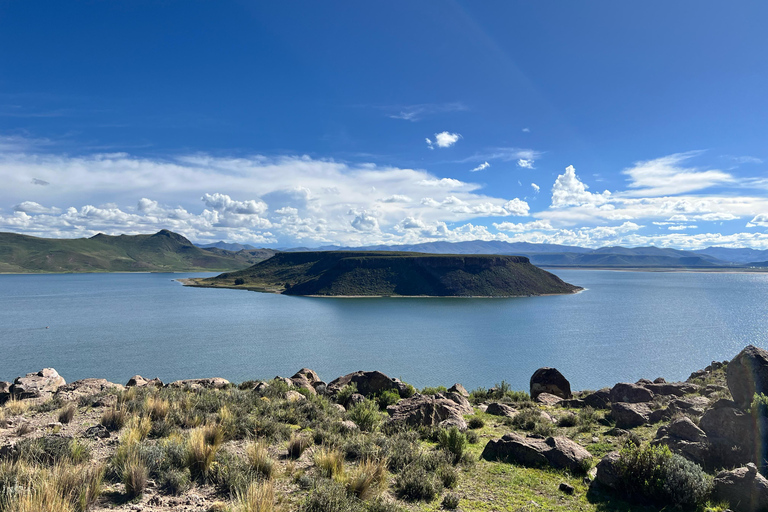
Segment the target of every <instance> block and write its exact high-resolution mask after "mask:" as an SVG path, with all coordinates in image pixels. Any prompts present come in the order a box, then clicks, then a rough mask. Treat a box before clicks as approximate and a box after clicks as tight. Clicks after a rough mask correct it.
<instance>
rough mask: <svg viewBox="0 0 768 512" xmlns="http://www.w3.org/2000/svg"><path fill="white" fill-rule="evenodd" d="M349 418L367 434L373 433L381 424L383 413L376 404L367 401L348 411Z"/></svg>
mask: <svg viewBox="0 0 768 512" xmlns="http://www.w3.org/2000/svg"><path fill="white" fill-rule="evenodd" d="M347 418H348V419H349V420H351V421H353V422H355V424H356V425H357V426H358V427H360V430H363V431H365V432H373V431H374V430H376V429H377V428H378V426H379V424H380V423H381V413H379V408H378V407H377V406H376V403H375V402H372V401H370V400H365V401H363V402H360V403H359V404H356V405H354V406H352V407H351V408H350V409H349V410H348V411H347Z"/></svg>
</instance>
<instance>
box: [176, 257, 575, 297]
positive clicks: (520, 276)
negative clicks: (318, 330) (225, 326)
mask: <svg viewBox="0 0 768 512" xmlns="http://www.w3.org/2000/svg"><path fill="white" fill-rule="evenodd" d="M183 282H184V284H185V285H187V286H200V287H214V288H237V289H246V290H253V291H261V292H271V293H282V294H285V295H307V296H334V297H379V296H400V297H523V296H532V295H554V294H566V293H575V292H578V291H580V290H582V288H580V287H578V286H574V285H572V284H568V283H566V282H564V281H563V280H562V279H560V278H559V277H557V276H556V275H554V274H551V273H549V272H547V271H545V270H542V269H540V268H539V267H536V266H535V265H532V264H531V262H530V261H529V260H528V258H526V257H524V256H500V255H489V254H478V255H465V254H423V253H414V252H377V251H359V252H354V251H317V252H283V253H277V254H275V255H274V256H273V257H271V258H269V259H268V260H265V261H262V262H260V263H257V264H255V265H253V266H251V267H249V268H246V269H244V270H239V271H237V272H226V273H224V274H220V275H218V276H216V277H212V278H198V279H185V280H183Z"/></svg>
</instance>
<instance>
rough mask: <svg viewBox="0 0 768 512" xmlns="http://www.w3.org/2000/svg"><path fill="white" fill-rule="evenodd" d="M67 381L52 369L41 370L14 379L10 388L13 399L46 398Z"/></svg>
mask: <svg viewBox="0 0 768 512" xmlns="http://www.w3.org/2000/svg"><path fill="white" fill-rule="evenodd" d="M66 383H67V381H65V380H64V378H63V377H62V376H61V375H59V372H57V371H56V370H54V369H53V368H43V369H42V370H40V371H39V372H37V373H28V374H27V375H26V376H24V377H16V380H14V381H13V384H12V385H11V387H10V389H9V390H10V393H11V395H12V396H13V397H14V398H17V399H25V398H48V397H50V396H51V395H52V394H53V393H55V392H56V390H58V389H59V388H60V387H61V386H63V385H65V384H66Z"/></svg>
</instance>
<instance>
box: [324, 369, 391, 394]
mask: <svg viewBox="0 0 768 512" xmlns="http://www.w3.org/2000/svg"><path fill="white" fill-rule="evenodd" d="M347 384H355V385H356V386H357V391H358V393H360V394H361V395H364V396H369V395H374V394H381V393H382V392H384V391H389V390H390V389H394V390H396V391H398V393H400V396H401V397H402V396H404V393H405V389H406V385H405V384H404V383H403V382H400V380H398V379H392V378H390V377H387V376H386V375H385V374H383V373H381V372H377V371H373V372H364V371H359V372H354V373H349V374H347V375H344V376H343V377H339V378H338V379H335V380H333V381H331V382H330V383H329V384H328V385H327V386H326V391H327V392H328V393H329V394H331V395H335V394H336V393H338V392H339V390H341V388H343V387H344V386H346V385H347Z"/></svg>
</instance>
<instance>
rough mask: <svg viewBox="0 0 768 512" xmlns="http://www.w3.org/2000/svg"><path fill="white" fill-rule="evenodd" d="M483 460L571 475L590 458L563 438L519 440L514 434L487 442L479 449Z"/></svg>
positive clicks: (583, 467) (586, 453)
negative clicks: (566, 472) (554, 470)
mask: <svg viewBox="0 0 768 512" xmlns="http://www.w3.org/2000/svg"><path fill="white" fill-rule="evenodd" d="M481 456H482V458H484V459H485V460H500V461H503V462H512V463H517V464H522V465H524V466H534V467H535V466H546V465H549V466H552V467H554V468H556V469H568V470H569V471H571V472H574V473H576V472H584V469H585V467H586V463H587V462H588V461H589V460H590V459H591V458H592V455H591V454H590V453H589V452H588V451H587V450H585V449H584V448H583V447H581V446H580V445H579V444H577V443H575V442H573V441H571V440H570V439H568V438H567V437H548V438H547V439H541V438H539V437H523V436H521V435H520V434H517V433H515V432H510V433H509V434H505V435H504V436H503V437H502V438H501V439H497V440H491V441H488V444H486V445H485V448H484V449H483V453H482V455H481Z"/></svg>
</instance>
